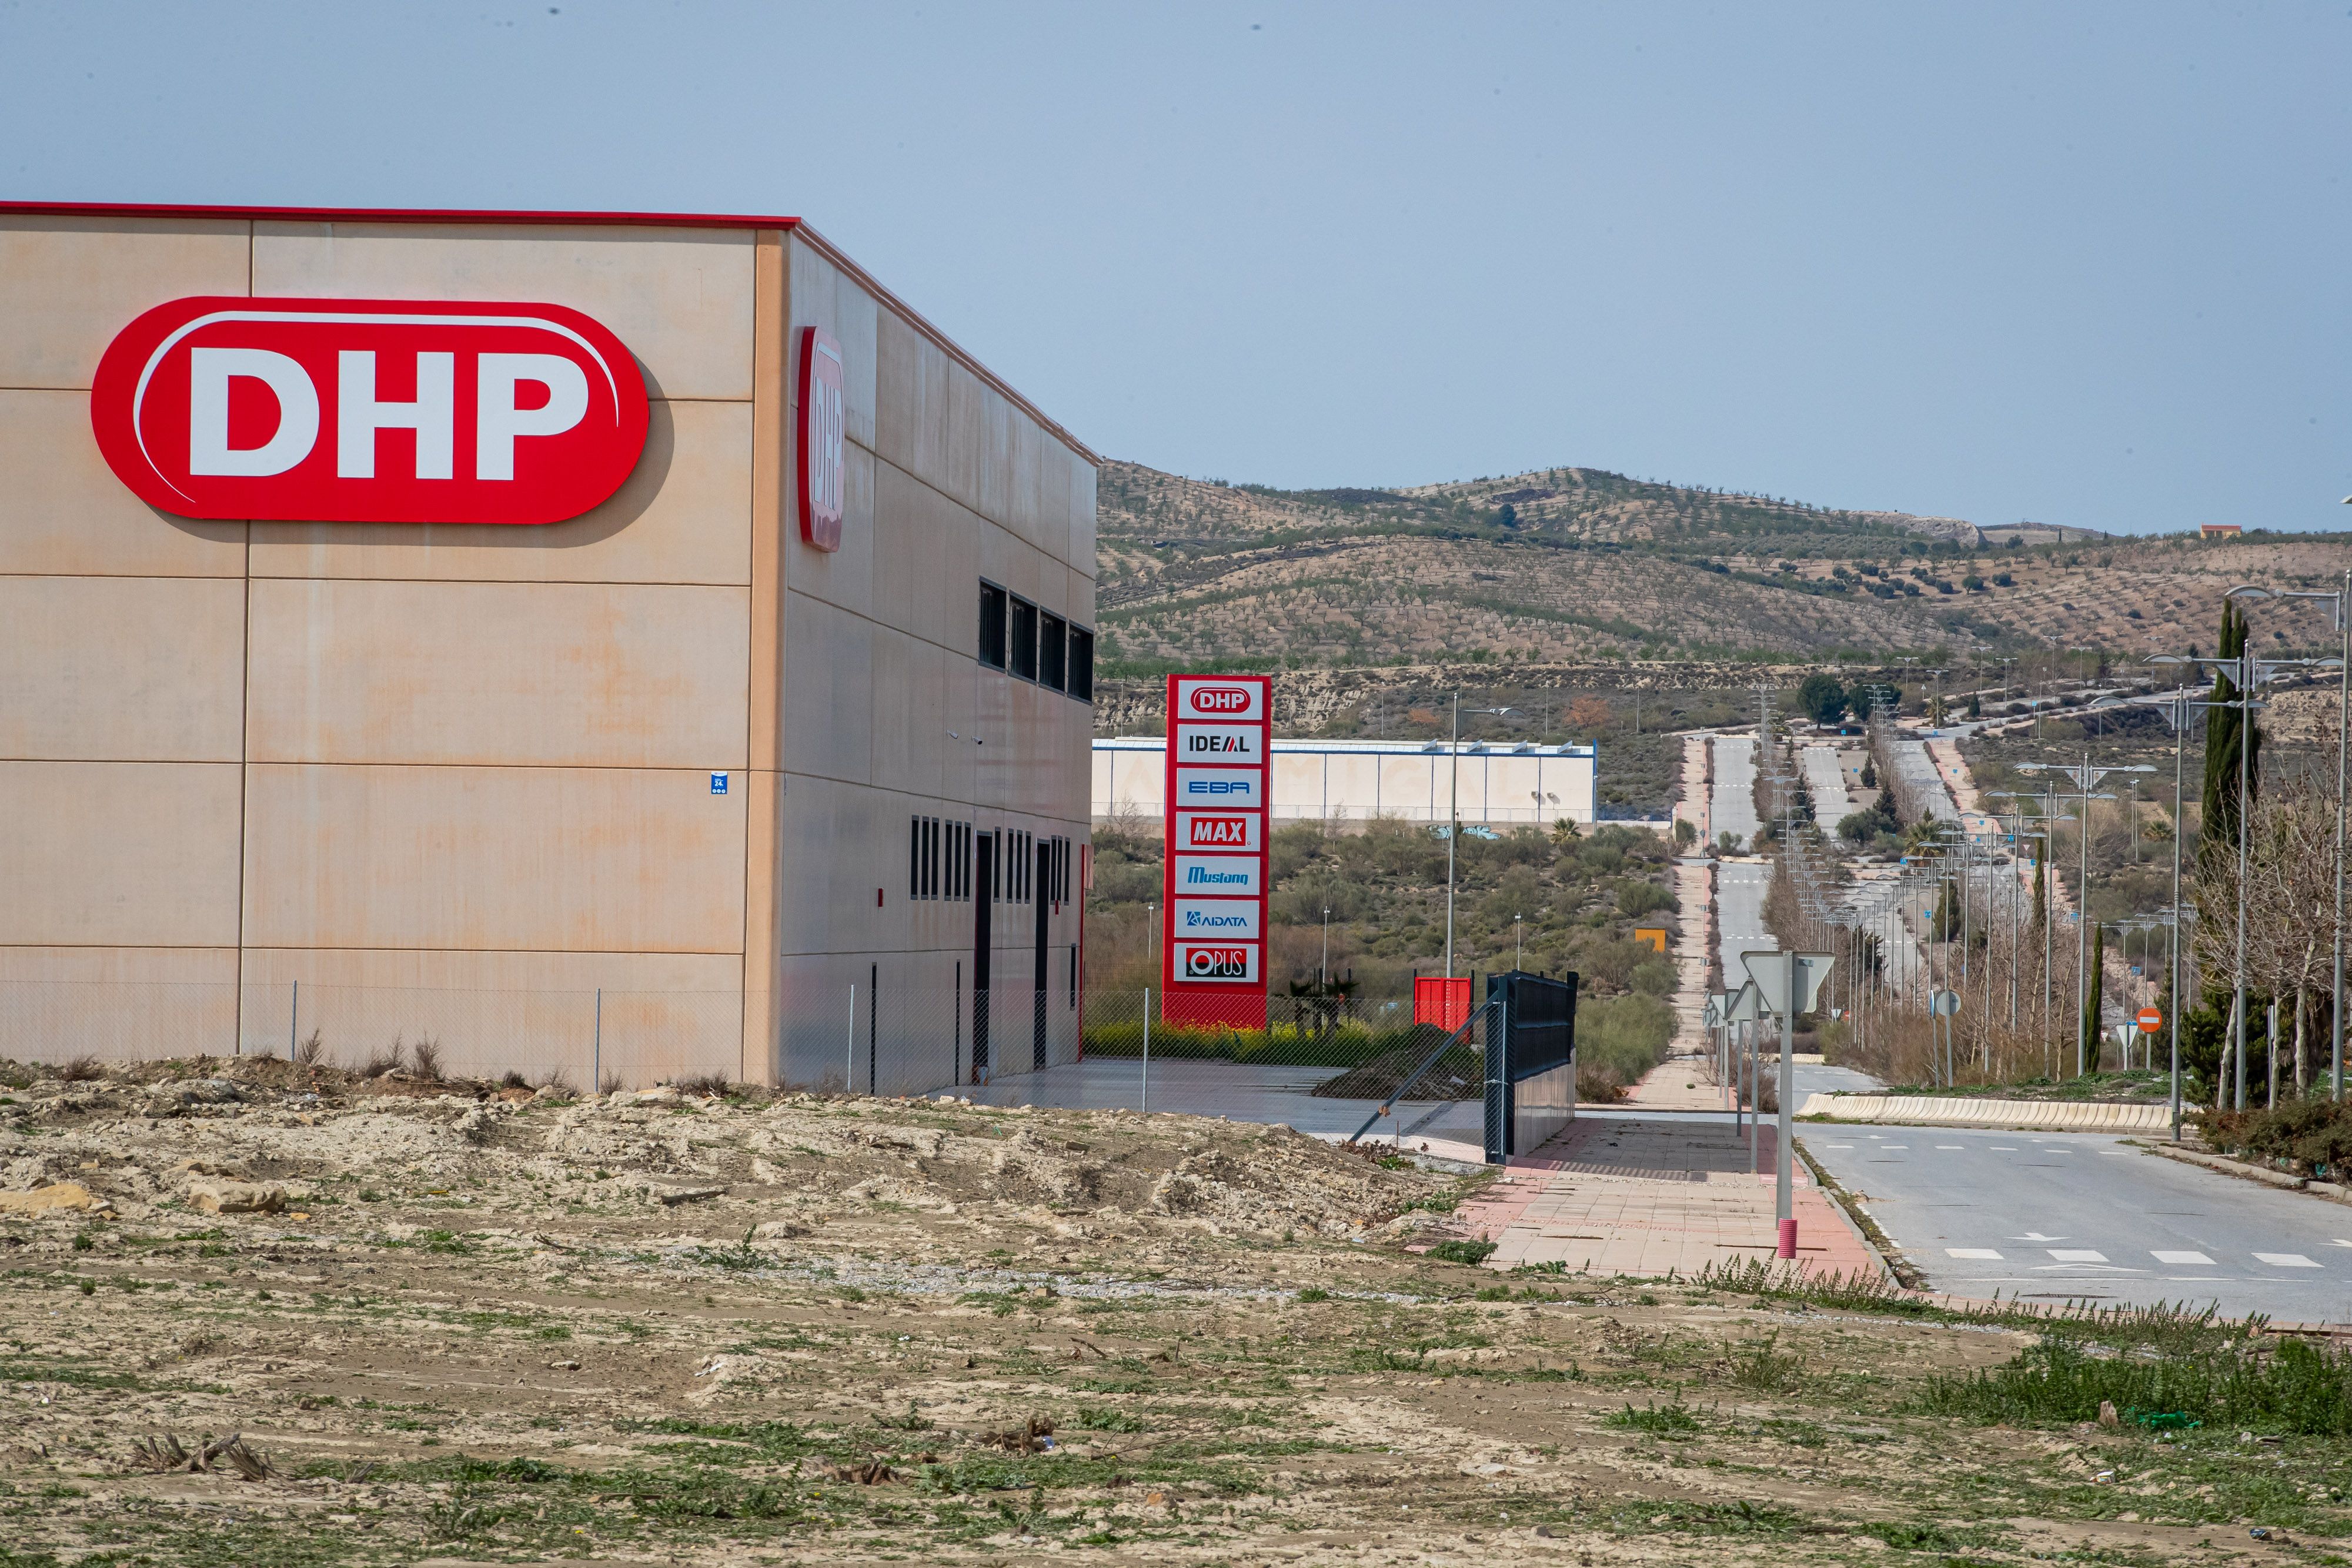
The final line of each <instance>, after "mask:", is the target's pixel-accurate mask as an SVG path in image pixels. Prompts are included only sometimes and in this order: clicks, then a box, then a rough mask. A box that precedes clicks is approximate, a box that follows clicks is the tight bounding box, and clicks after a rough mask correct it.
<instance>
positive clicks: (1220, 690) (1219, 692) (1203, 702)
mask: <svg viewBox="0 0 2352 1568" xmlns="http://www.w3.org/2000/svg"><path fill="white" fill-rule="evenodd" d="M1248 706H1250V694H1249V693H1248V692H1247V691H1244V690H1238V689H1236V688H1234V687H1233V686H1202V687H1201V688H1200V689H1199V690H1197V691H1195V692H1194V693H1193V694H1192V709H1193V711H1194V712H1196V713H1208V714H1229V713H1240V712H1242V711H1243V710H1244V709H1245V708H1247V707H1248Z"/></svg>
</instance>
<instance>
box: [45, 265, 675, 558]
mask: <svg viewBox="0 0 2352 1568" xmlns="http://www.w3.org/2000/svg"><path fill="white" fill-rule="evenodd" d="M646 415H647V410H646V388H645V382H644V380H643V378H642V377H641V376H640V375H639V374H638V371H637V362H636V361H635V358H634V357H633V356H631V354H630V353H629V350H627V349H626V348H625V347H624V346H623V345H622V343H621V340H619V339H618V338H615V337H614V336H613V334H612V333H611V332H610V331H608V330H606V329H604V326H603V325H601V324H600V323H598V322H596V321H594V320H593V319H590V318H588V317H586V316H583V315H582V314H581V313H580V312H579V311H577V310H572V309H567V308H564V307H562V306H561V305H522V304H487V303H483V302H481V301H477V300H442V299H252V298H239V297H236V296H219V297H209V298H187V299H174V300H173V301H172V302H171V303H169V304H166V305H159V306H157V307H155V308H153V309H152V310H150V311H148V312H146V314H144V315H142V316H141V317H139V318H138V319H136V320H134V321H132V322H131V324H130V325H129V326H127V327H125V328H124V329H122V330H121V332H120V333H118V334H117V335H116V337H115V339H114V341H113V342H111V343H110V344H108V345H107V349H106V352H105V353H104V354H103V355H102V356H101V357H100V360H99V362H98V372H97V375H96V377H95V378H94V379H93V381H92V382H91V384H90V393H89V423H90V429H91V432H92V433H93V434H95V435H96V436H97V438H98V448H99V451H100V454H101V455H103V456H104V457H105V459H106V464H107V466H108V467H110V468H111V469H113V470H114V475H115V477H117V478H119V479H121V481H122V482H123V484H125V485H126V486H130V488H131V492H132V493H133V494H135V495H137V496H138V497H139V498H140V499H141V500H142V501H145V502H146V503H147V504H148V505H150V506H152V507H156V508H157V509H159V510H162V511H165V512H170V513H173V514H174V515H176V516H179V517H219V518H230V519H246V518H261V519H268V520H275V521H285V522H369V523H521V524H533V523H553V522H560V521H562V519H563V518H566V517H578V516H579V515H580V514H581V513H583V512H584V511H587V510H588V509H589V508H590V507H594V506H596V505H598V504H599V503H601V502H603V501H604V500H605V499H606V498H608V497H610V496H611V495H612V494H613V492H614V491H615V490H617V489H619V488H620V487H621V483H622V481H623V480H625V479H626V478H627V477H628V476H629V474H630V472H631V471H632V470H634V469H635V467H636V465H637V458H638V457H639V455H642V454H643V452H644V451H645V445H646Z"/></svg>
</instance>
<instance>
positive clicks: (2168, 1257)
mask: <svg viewBox="0 0 2352 1568" xmlns="http://www.w3.org/2000/svg"><path fill="white" fill-rule="evenodd" d="M2153 1256H2154V1257H2155V1259H2156V1260H2157V1261H2158V1262H2159V1263H2172V1264H2176V1265H2178V1266H2179V1267H2182V1268H2194V1269H2210V1268H2212V1267H2213V1266H2214V1265H2213V1260H2211V1259H2210V1258H2208V1257H2207V1256H2205V1254H2204V1253H2202V1252H2158V1253H2155V1254H2153Z"/></svg>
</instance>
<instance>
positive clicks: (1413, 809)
mask: <svg viewBox="0 0 2352 1568" xmlns="http://www.w3.org/2000/svg"><path fill="white" fill-rule="evenodd" d="M1380 768H1381V791H1380V804H1381V810H1382V811H1384V812H1386V813H1387V814H1388V815H1390V816H1391V817H1402V818H1403V819H1404V820H1405V821H1409V822H1427V821H1444V820H1445V800H1444V797H1443V796H1442V795H1439V794H1435V793H1433V789H1432V779H1431V772H1430V769H1431V763H1430V761H1429V759H1428V758H1422V757H1398V758H1383V759H1382V760H1381V764H1380Z"/></svg>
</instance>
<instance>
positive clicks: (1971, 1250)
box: [1944, 1247, 2000, 1260]
mask: <svg viewBox="0 0 2352 1568" xmlns="http://www.w3.org/2000/svg"><path fill="white" fill-rule="evenodd" d="M1944 1250H1945V1251H1946V1252H1947V1253H1948V1254H1949V1255H1950V1256H1952V1257H1954V1258H1990V1259H1993V1260H1999V1259H2000V1253H1998V1252H1996V1251H1994V1250H1993V1249H1991V1248H1990V1247H1947V1248H1945V1249H1944Z"/></svg>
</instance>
